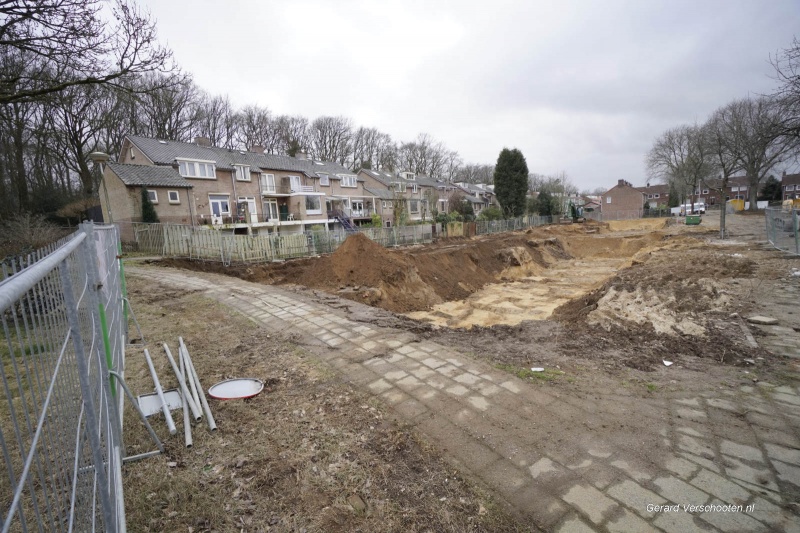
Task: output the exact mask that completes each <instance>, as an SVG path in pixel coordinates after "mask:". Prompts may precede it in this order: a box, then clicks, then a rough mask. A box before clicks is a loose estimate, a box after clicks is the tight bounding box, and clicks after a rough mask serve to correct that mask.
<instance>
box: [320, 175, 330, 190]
mask: <svg viewBox="0 0 800 533" xmlns="http://www.w3.org/2000/svg"><path fill="white" fill-rule="evenodd" d="M319 184H320V185H323V186H325V187H327V186H328V185H330V184H331V178H330V177H329V176H328V175H327V174H320V175H319Z"/></svg>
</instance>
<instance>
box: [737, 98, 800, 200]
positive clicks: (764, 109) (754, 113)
mask: <svg viewBox="0 0 800 533" xmlns="http://www.w3.org/2000/svg"><path fill="white" fill-rule="evenodd" d="M729 106H730V114H731V123H732V127H733V130H732V131H731V141H732V143H731V145H732V147H733V149H734V157H735V158H736V160H737V161H738V166H739V167H740V168H741V169H742V170H743V171H744V172H745V176H746V177H747V184H748V191H747V193H748V194H747V196H748V200H749V202H750V210H751V211H755V210H756V209H758V206H757V203H756V199H757V196H758V188H759V185H760V184H761V182H762V181H763V180H765V179H766V178H767V176H768V175H769V173H770V172H771V171H772V169H774V168H775V166H776V165H778V164H779V163H781V162H782V161H783V160H784V159H786V158H788V157H790V156H792V155H793V153H794V151H795V150H796V149H797V147H798V141H800V137H797V136H794V135H786V118H785V117H786V115H785V113H786V107H785V106H784V105H783V103H782V102H781V101H779V100H775V99H773V98H768V97H758V98H744V99H741V100H736V101H734V102H732V103H731V104H729Z"/></svg>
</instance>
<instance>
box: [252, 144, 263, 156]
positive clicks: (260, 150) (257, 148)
mask: <svg viewBox="0 0 800 533" xmlns="http://www.w3.org/2000/svg"><path fill="white" fill-rule="evenodd" d="M250 151H251V152H255V153H257V154H263V153H264V147H263V146H261V145H260V144H254V145H253V146H251V147H250Z"/></svg>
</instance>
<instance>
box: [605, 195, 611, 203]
mask: <svg viewBox="0 0 800 533" xmlns="http://www.w3.org/2000/svg"><path fill="white" fill-rule="evenodd" d="M606 203H607V204H610V203H611V197H610V196H606Z"/></svg>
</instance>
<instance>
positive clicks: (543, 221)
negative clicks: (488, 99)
mask: <svg viewBox="0 0 800 533" xmlns="http://www.w3.org/2000/svg"><path fill="white" fill-rule="evenodd" d="M553 219H554V217H551V216H546V217H540V216H538V215H530V216H526V217H518V218H509V219H506V220H478V221H477V222H476V223H475V224H476V234H477V235H489V234H492V233H503V232H506V231H516V230H520V229H526V228H531V227H534V226H544V225H547V224H552V223H553Z"/></svg>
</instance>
